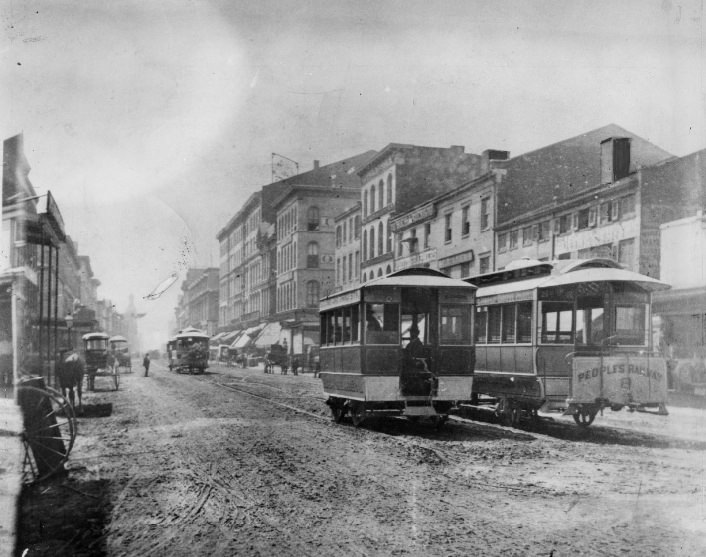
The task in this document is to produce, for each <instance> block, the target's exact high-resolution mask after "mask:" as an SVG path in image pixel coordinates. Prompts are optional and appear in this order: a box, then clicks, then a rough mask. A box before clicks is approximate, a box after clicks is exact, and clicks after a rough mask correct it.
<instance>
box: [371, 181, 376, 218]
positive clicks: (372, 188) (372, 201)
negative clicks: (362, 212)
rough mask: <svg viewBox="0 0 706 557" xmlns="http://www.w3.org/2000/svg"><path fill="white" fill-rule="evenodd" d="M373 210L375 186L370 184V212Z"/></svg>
mask: <svg viewBox="0 0 706 557" xmlns="http://www.w3.org/2000/svg"><path fill="white" fill-rule="evenodd" d="M374 212H375V186H374V185H373V186H370V213H371V214H372V213H374Z"/></svg>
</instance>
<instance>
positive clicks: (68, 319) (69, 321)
mask: <svg viewBox="0 0 706 557" xmlns="http://www.w3.org/2000/svg"><path fill="white" fill-rule="evenodd" d="M64 320H65V321H66V329H67V331H68V332H69V350H73V349H74V346H73V342H72V340H71V329H72V327H73V326H74V316H73V315H71V314H70V313H69V314H68V315H67V316H66V317H64Z"/></svg>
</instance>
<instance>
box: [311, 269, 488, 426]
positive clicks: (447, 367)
mask: <svg viewBox="0 0 706 557" xmlns="http://www.w3.org/2000/svg"><path fill="white" fill-rule="evenodd" d="M475 291H476V287H475V286H473V285H470V284H469V283H467V282H464V281H461V280H457V279H452V278H449V277H448V276H447V275H445V274H443V273H441V272H439V271H435V270H432V269H426V268H410V269H405V270H402V271H397V272H394V273H392V274H390V275H388V276H387V277H381V278H377V279H374V280H372V281H369V282H367V283H365V284H363V285H362V286H360V287H359V288H355V289H350V290H345V291H342V292H338V293H336V294H332V295H330V296H327V297H325V298H323V299H322V300H321V305H320V319H321V342H320V348H319V361H320V366H321V372H320V376H321V380H322V383H323V390H324V393H325V394H326V395H327V396H328V400H327V404H328V405H329V407H330V408H331V412H332V414H333V419H334V421H336V422H340V421H341V420H342V419H343V418H344V417H345V416H346V415H350V417H351V419H352V421H353V424H354V425H355V426H359V425H360V424H361V423H363V421H364V420H366V419H367V418H369V417H371V416H379V415H394V416H405V417H407V418H409V419H410V420H412V421H417V420H419V419H420V418H423V417H424V418H428V419H430V420H431V421H433V422H434V423H435V424H436V425H437V426H440V425H441V424H443V423H444V422H445V421H446V419H447V418H448V414H449V412H450V411H451V410H452V409H453V408H454V407H456V406H457V405H458V404H459V403H462V402H468V401H470V399H471V394H472V387H473V367H474V360H475V354H474V348H473V338H472V334H471V331H472V319H473V307H474V306H473V304H474V297H475ZM417 335H418V339H417V338H416V337H417ZM412 348H414V351H413V350H412Z"/></svg>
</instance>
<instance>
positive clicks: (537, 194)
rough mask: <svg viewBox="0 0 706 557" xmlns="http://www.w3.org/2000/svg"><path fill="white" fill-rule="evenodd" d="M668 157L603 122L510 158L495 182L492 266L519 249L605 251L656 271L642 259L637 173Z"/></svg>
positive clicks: (545, 255)
mask: <svg viewBox="0 0 706 557" xmlns="http://www.w3.org/2000/svg"><path fill="white" fill-rule="evenodd" d="M671 158H673V157H672V155H670V154H669V153H667V152H666V151H663V150H662V149H660V148H659V147H657V146H655V145H653V144H651V143H649V142H648V141H645V140H644V139H641V138H639V137H637V136H636V135H634V134H632V133H630V132H629V131H627V130H625V129H623V128H620V127H618V126H615V125H609V126H605V127H603V128H599V129H597V130H593V131H591V132H588V133H586V134H583V135H580V136H577V137H574V138H571V139H567V140H565V141H561V142H559V143H556V144H553V145H550V146H547V147H544V148H541V149H538V150H536V151H532V152H530V153H526V154H524V155H521V156H518V157H515V158H512V159H510V160H509V161H508V162H507V164H506V166H505V171H506V172H505V174H504V176H503V179H502V181H501V182H500V184H499V186H498V194H497V225H496V230H495V242H496V245H495V249H496V270H502V269H504V268H505V266H506V265H507V264H508V263H510V262H511V261H514V260H517V259H521V258H525V257H527V258H531V259H537V260H540V261H547V260H553V259H576V258H579V259H582V258H588V257H608V258H612V259H615V260H617V261H618V262H619V263H621V264H622V265H623V266H624V267H626V268H628V269H631V270H633V271H640V272H645V274H651V275H652V276H656V275H655V274H654V270H653V269H649V268H647V267H646V266H644V265H641V261H644V257H643V258H642V259H641V255H640V254H641V251H642V249H643V248H644V247H645V244H644V242H643V237H642V236H641V234H642V232H643V226H642V224H643V221H642V218H641V207H642V204H641V202H642V194H643V189H642V178H643V176H644V172H645V171H646V170H645V169H646V168H649V167H653V166H655V165H658V164H660V163H663V162H664V161H667V160H669V159H671ZM652 253H653V255H658V254H656V253H654V250H652Z"/></svg>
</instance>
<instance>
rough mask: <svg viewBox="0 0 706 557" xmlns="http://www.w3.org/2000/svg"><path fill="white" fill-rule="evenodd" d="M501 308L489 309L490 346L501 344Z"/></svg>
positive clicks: (493, 307) (491, 307) (492, 307)
mask: <svg viewBox="0 0 706 557" xmlns="http://www.w3.org/2000/svg"><path fill="white" fill-rule="evenodd" d="M500 323H501V311H500V306H490V307H489V308H488V344H500Z"/></svg>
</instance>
